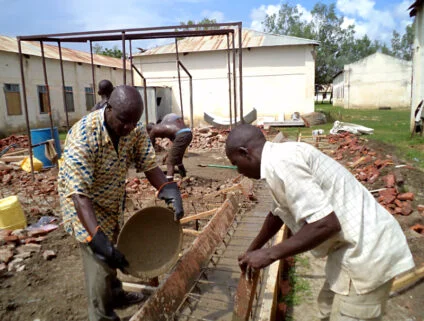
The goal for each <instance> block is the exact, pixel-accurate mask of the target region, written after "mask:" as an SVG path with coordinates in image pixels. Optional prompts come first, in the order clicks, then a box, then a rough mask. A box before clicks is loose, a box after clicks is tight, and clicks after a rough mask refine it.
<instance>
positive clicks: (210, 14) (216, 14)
mask: <svg viewBox="0 0 424 321" xmlns="http://www.w3.org/2000/svg"><path fill="white" fill-rule="evenodd" d="M201 17H202V19H203V18H208V19H215V20H216V22H223V21H224V13H223V12H221V11H210V10H203V11H202V14H201Z"/></svg>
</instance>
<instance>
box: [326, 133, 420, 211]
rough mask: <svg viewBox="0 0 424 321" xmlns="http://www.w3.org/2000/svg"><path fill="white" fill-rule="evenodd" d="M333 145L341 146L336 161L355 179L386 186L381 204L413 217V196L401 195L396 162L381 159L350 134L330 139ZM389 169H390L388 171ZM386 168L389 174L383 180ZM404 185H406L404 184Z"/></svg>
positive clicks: (382, 192)
mask: <svg viewBox="0 0 424 321" xmlns="http://www.w3.org/2000/svg"><path fill="white" fill-rule="evenodd" d="M328 140H329V142H330V143H331V144H338V147H337V149H336V150H335V151H334V153H333V155H332V157H333V158H334V159H336V160H338V161H339V162H341V163H343V164H344V165H345V166H346V167H347V168H348V169H349V170H350V171H351V172H352V173H353V174H354V176H355V177H356V178H357V179H358V180H359V181H360V182H362V183H363V184H365V185H367V186H371V185H375V184H379V183H380V184H381V183H384V188H381V190H380V189H379V190H378V194H376V197H377V201H378V202H379V203H380V204H381V205H382V206H383V207H384V208H385V209H387V210H388V211H389V212H390V213H391V214H396V215H404V216H407V215H410V214H411V213H412V212H413V210H414V209H413V202H412V201H413V200H414V194H413V193H401V192H400V191H399V190H400V188H399V186H398V185H401V184H397V183H398V181H401V180H400V179H397V178H396V175H395V173H394V171H392V169H391V168H390V166H392V165H394V163H393V159H392V158H391V157H390V156H389V155H386V156H385V157H381V156H380V155H378V154H377V153H376V152H375V151H372V150H371V149H370V148H369V147H367V146H366V145H365V141H363V140H361V139H360V138H359V137H357V136H355V135H353V134H350V133H341V134H339V135H329V136H328ZM386 167H387V168H386ZM384 168H386V171H388V174H387V175H385V176H382V170H383V169H384ZM401 183H403V182H401Z"/></svg>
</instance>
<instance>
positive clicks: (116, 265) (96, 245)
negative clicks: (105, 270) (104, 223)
mask: <svg viewBox="0 0 424 321" xmlns="http://www.w3.org/2000/svg"><path fill="white" fill-rule="evenodd" d="M88 246H90V248H91V250H92V251H93V252H94V253H95V254H96V255H97V257H99V258H100V259H101V260H102V261H104V262H105V263H106V264H107V265H109V267H111V268H112V269H120V270H121V271H122V272H124V273H126V272H125V268H127V267H128V266H129V263H128V261H127V259H126V258H125V256H124V254H122V253H121V252H119V251H118V249H116V248H115V246H114V245H113V244H112V242H111V241H110V240H109V238H108V237H107V236H106V234H105V233H104V232H103V231H102V230H100V229H98V230H97V232H96V234H94V236H93V238H92V240H91V241H90V242H89V243H88Z"/></svg>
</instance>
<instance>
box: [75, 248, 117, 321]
mask: <svg viewBox="0 0 424 321" xmlns="http://www.w3.org/2000/svg"><path fill="white" fill-rule="evenodd" d="M80 247H81V254H82V261H83V266H84V273H85V285H86V290H87V296H88V317H89V320H90V321H108V320H113V321H119V320H120V319H119V317H118V316H117V315H116V313H115V312H114V311H113V307H114V305H113V298H114V297H116V295H117V294H118V293H119V292H120V291H122V283H121V281H119V279H118V278H117V273H116V270H115V269H111V268H110V267H109V266H108V265H107V264H106V263H104V262H102V261H101V260H99V259H98V258H97V257H96V256H95V254H94V253H93V252H92V251H91V249H90V247H89V246H88V245H87V244H84V243H80Z"/></svg>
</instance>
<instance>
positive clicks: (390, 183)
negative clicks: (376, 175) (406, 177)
mask: <svg viewBox="0 0 424 321" xmlns="http://www.w3.org/2000/svg"><path fill="white" fill-rule="evenodd" d="M383 181H384V184H385V186H386V187H394V186H395V183H396V177H395V175H394V174H392V173H390V174H388V175H386V176H384V177H383Z"/></svg>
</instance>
